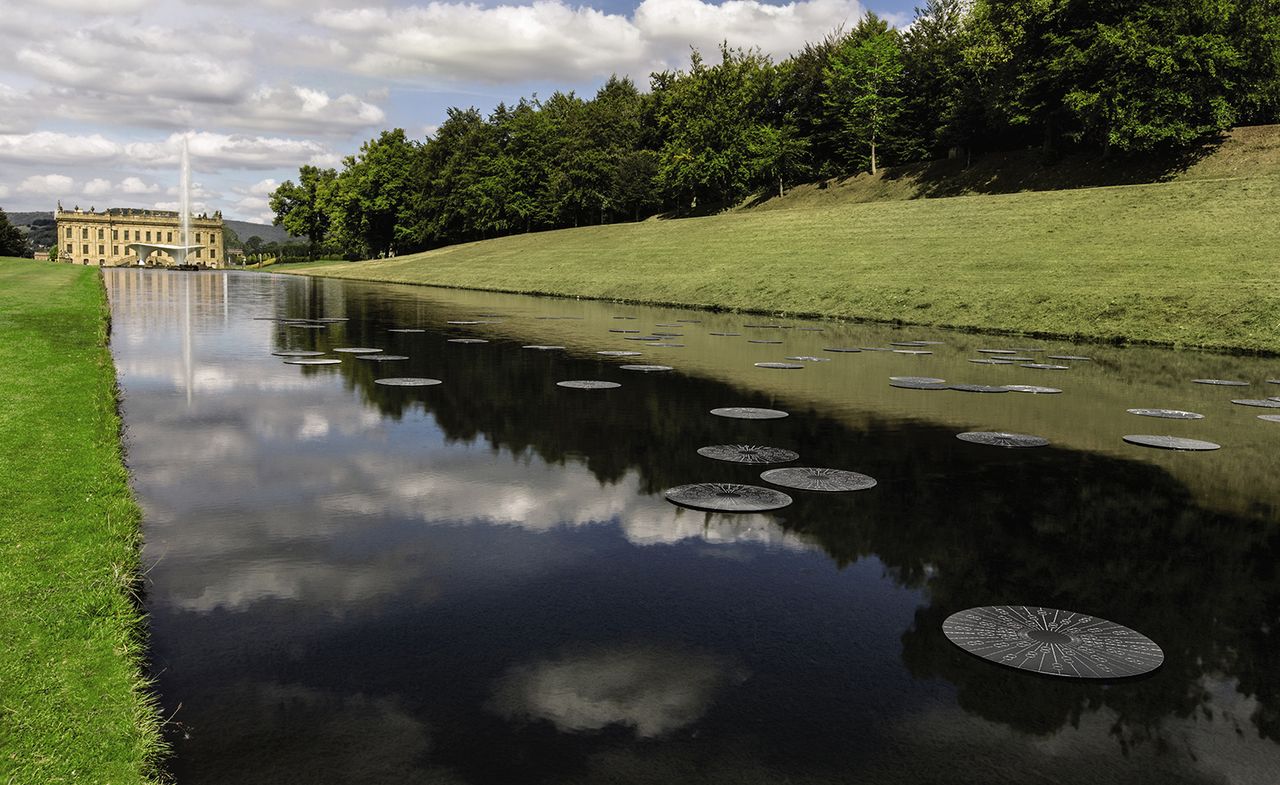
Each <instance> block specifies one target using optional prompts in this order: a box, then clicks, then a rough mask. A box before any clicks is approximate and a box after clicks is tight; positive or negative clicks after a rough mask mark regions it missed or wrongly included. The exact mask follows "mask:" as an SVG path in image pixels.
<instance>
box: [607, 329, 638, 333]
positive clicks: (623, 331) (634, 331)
mask: <svg viewBox="0 0 1280 785" xmlns="http://www.w3.org/2000/svg"><path fill="white" fill-rule="evenodd" d="M609 332H611V333H638V332H640V331H639V330H614V329H610V330H609Z"/></svg>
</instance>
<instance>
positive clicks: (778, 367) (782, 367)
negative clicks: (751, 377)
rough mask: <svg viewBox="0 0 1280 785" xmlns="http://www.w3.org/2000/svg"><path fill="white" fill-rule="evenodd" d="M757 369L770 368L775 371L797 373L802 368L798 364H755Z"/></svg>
mask: <svg viewBox="0 0 1280 785" xmlns="http://www.w3.org/2000/svg"><path fill="white" fill-rule="evenodd" d="M755 365H756V367H757V368H771V369H773V370H775V371H798V370H800V369H801V368H803V367H804V366H803V365H800V364H799V363H756V364H755Z"/></svg>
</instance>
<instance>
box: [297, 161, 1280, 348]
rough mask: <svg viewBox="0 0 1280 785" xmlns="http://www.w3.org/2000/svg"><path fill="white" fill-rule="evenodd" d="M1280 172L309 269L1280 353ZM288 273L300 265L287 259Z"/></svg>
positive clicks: (923, 203)
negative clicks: (1279, 282)
mask: <svg viewBox="0 0 1280 785" xmlns="http://www.w3.org/2000/svg"><path fill="white" fill-rule="evenodd" d="M1277 205H1280V175H1277V174H1271V173H1268V174H1265V175H1260V176H1252V177H1233V178H1219V179H1204V180H1195V179H1187V180H1178V181H1174V182H1168V183H1159V184H1150V185H1129V186H1115V187H1106V188H1087V189H1077V190H1066V191H1036V192H1025V193H1014V194H1002V195H978V196H959V197H953V198H945V199H915V200H907V201H903V200H891V201H874V202H836V203H826V204H819V203H813V204H809V203H803V206H796V207H792V208H790V209H786V208H784V209H754V210H737V211H732V212H728V213H724V214H720V215H716V216H712V217H707V218H689V219H683V220H650V221H645V222H642V223H638V224H617V225H611V226H598V227H587V228H580V229H567V230H561V231H552V232H541V233H536V234H527V235H519V236H514V237H506V238H500V239H496V240H488V241H484V242H477V243H468V244H463V245H456V246H450V247H447V248H441V249H438V250H434V251H429V252H426V253H422V254H415V255H412V256H403V257H399V258H396V259H389V260H374V261H366V262H359V263H354V264H352V263H334V264H331V265H309V266H307V267H306V268H295V269H298V272H301V273H303V274H306V275H322V276H335V277H344V278H360V279H368V280H379V281H394V282H402V283H419V284H431V285H437V286H452V287H463V288H475V289H492V290H498V291H510V292H525V293H538V294H555V295H568V296H582V297H593V298H605V299H619V300H634V301H640V302H650V303H669V304H680V305H691V306H698V307H719V308H728V309H734V310H749V311H762V312H771V313H783V314H793V315H815V316H823V317H836V318H851V319H867V320H874V321H886V322H894V321H900V322H905V323H910V324H919V325H933V326H952V327H961V328H968V329H979V330H991V331H1001V332H1015V333H1031V334H1043V335H1055V336H1065V337H1074V338H1083V339H1093V340H1101V341H1129V342H1150V343H1159V344H1171V345H1179V346H1202V347H1211V348H1218V349H1239V350H1247V351H1262V352H1280V287H1278V286H1277V285H1276V280H1277V272H1278V271H1280V265H1278V261H1280V225H1278V224H1277ZM278 269H279V271H280V272H288V271H290V270H287V269H285V268H278Z"/></svg>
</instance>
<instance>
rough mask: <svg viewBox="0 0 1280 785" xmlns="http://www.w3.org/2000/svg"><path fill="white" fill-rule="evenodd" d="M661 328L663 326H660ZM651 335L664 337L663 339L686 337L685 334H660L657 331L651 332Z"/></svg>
mask: <svg viewBox="0 0 1280 785" xmlns="http://www.w3.org/2000/svg"><path fill="white" fill-rule="evenodd" d="M659 326H661V325H659ZM673 326H674V325H673ZM649 334H650V335H657V336H659V337H662V338H683V337H684V333H660V332H658V331H657V330H654V331H653V332H651V333H649Z"/></svg>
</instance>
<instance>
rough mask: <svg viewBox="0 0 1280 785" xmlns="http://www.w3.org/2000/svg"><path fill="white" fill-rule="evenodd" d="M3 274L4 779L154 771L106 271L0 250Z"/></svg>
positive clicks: (157, 757) (156, 719)
mask: <svg viewBox="0 0 1280 785" xmlns="http://www.w3.org/2000/svg"><path fill="white" fill-rule="evenodd" d="M0 281H3V282H4V285H3V286H0V339H3V342H4V344H5V346H6V348H7V349H8V350H10V351H9V354H10V357H9V361H10V363H12V364H11V366H10V367H11V369H12V372H11V373H8V374H5V379H3V380H0V388H3V389H5V393H6V394H5V396H4V397H5V402H4V403H3V404H0V416H2V417H3V420H4V424H5V427H4V428H3V429H0V444H3V447H4V448H5V449H4V452H5V454H6V455H5V456H3V457H0V461H2V463H0V466H3V468H4V471H0V500H3V501H4V509H3V510H0V553H3V555H4V557H5V559H6V562H7V569H6V573H5V577H4V578H3V582H4V584H5V587H4V588H6V589H8V590H7V591H5V592H4V595H6V601H5V602H4V604H3V606H0V625H2V627H3V630H4V632H5V633H6V634H5V637H6V639H7V642H8V645H7V646H6V649H5V651H4V652H3V653H0V673H3V674H4V679H3V683H0V697H2V699H3V706H4V708H3V712H4V714H5V715H6V716H5V722H4V723H3V725H4V728H3V730H0V733H2V734H3V735H2V737H0V738H2V741H3V743H2V744H0V749H2V750H3V752H2V753H0V781H5V782H11V783H24V782H32V783H36V782H39V783H60V782H81V781H93V782H110V783H157V782H164V781H166V779H167V778H166V776H165V774H164V771H163V769H162V764H163V761H164V759H165V757H166V755H167V752H168V749H167V745H166V743H165V741H164V739H163V736H162V735H161V726H162V720H161V716H160V714H159V709H158V700H157V698H156V696H155V694H154V691H153V689H152V683H151V681H150V680H149V678H148V677H147V675H146V666H147V648H146V647H147V628H146V618H145V615H144V613H143V610H142V607H141V602H140V593H141V591H142V587H143V574H142V569H141V551H140V545H141V529H140V524H141V519H142V514H141V509H140V508H139V507H138V505H137V502H136V500H135V499H134V497H133V493H132V489H131V487H130V483H129V473H128V469H127V467H126V464H125V452H124V445H123V442H122V435H123V434H122V423H121V418H120V414H119V388H118V385H117V377H116V370H115V366H114V363H113V362H112V357H111V353H110V350H109V348H108V341H109V339H110V332H111V316H110V307H109V304H108V302H107V297H106V290H105V286H104V284H103V281H102V276H101V275H100V273H99V272H98V271H97V270H96V269H93V268H75V267H71V266H69V265H51V264H49V263H48V262H39V261H32V260H15V259H3V260H0Z"/></svg>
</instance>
